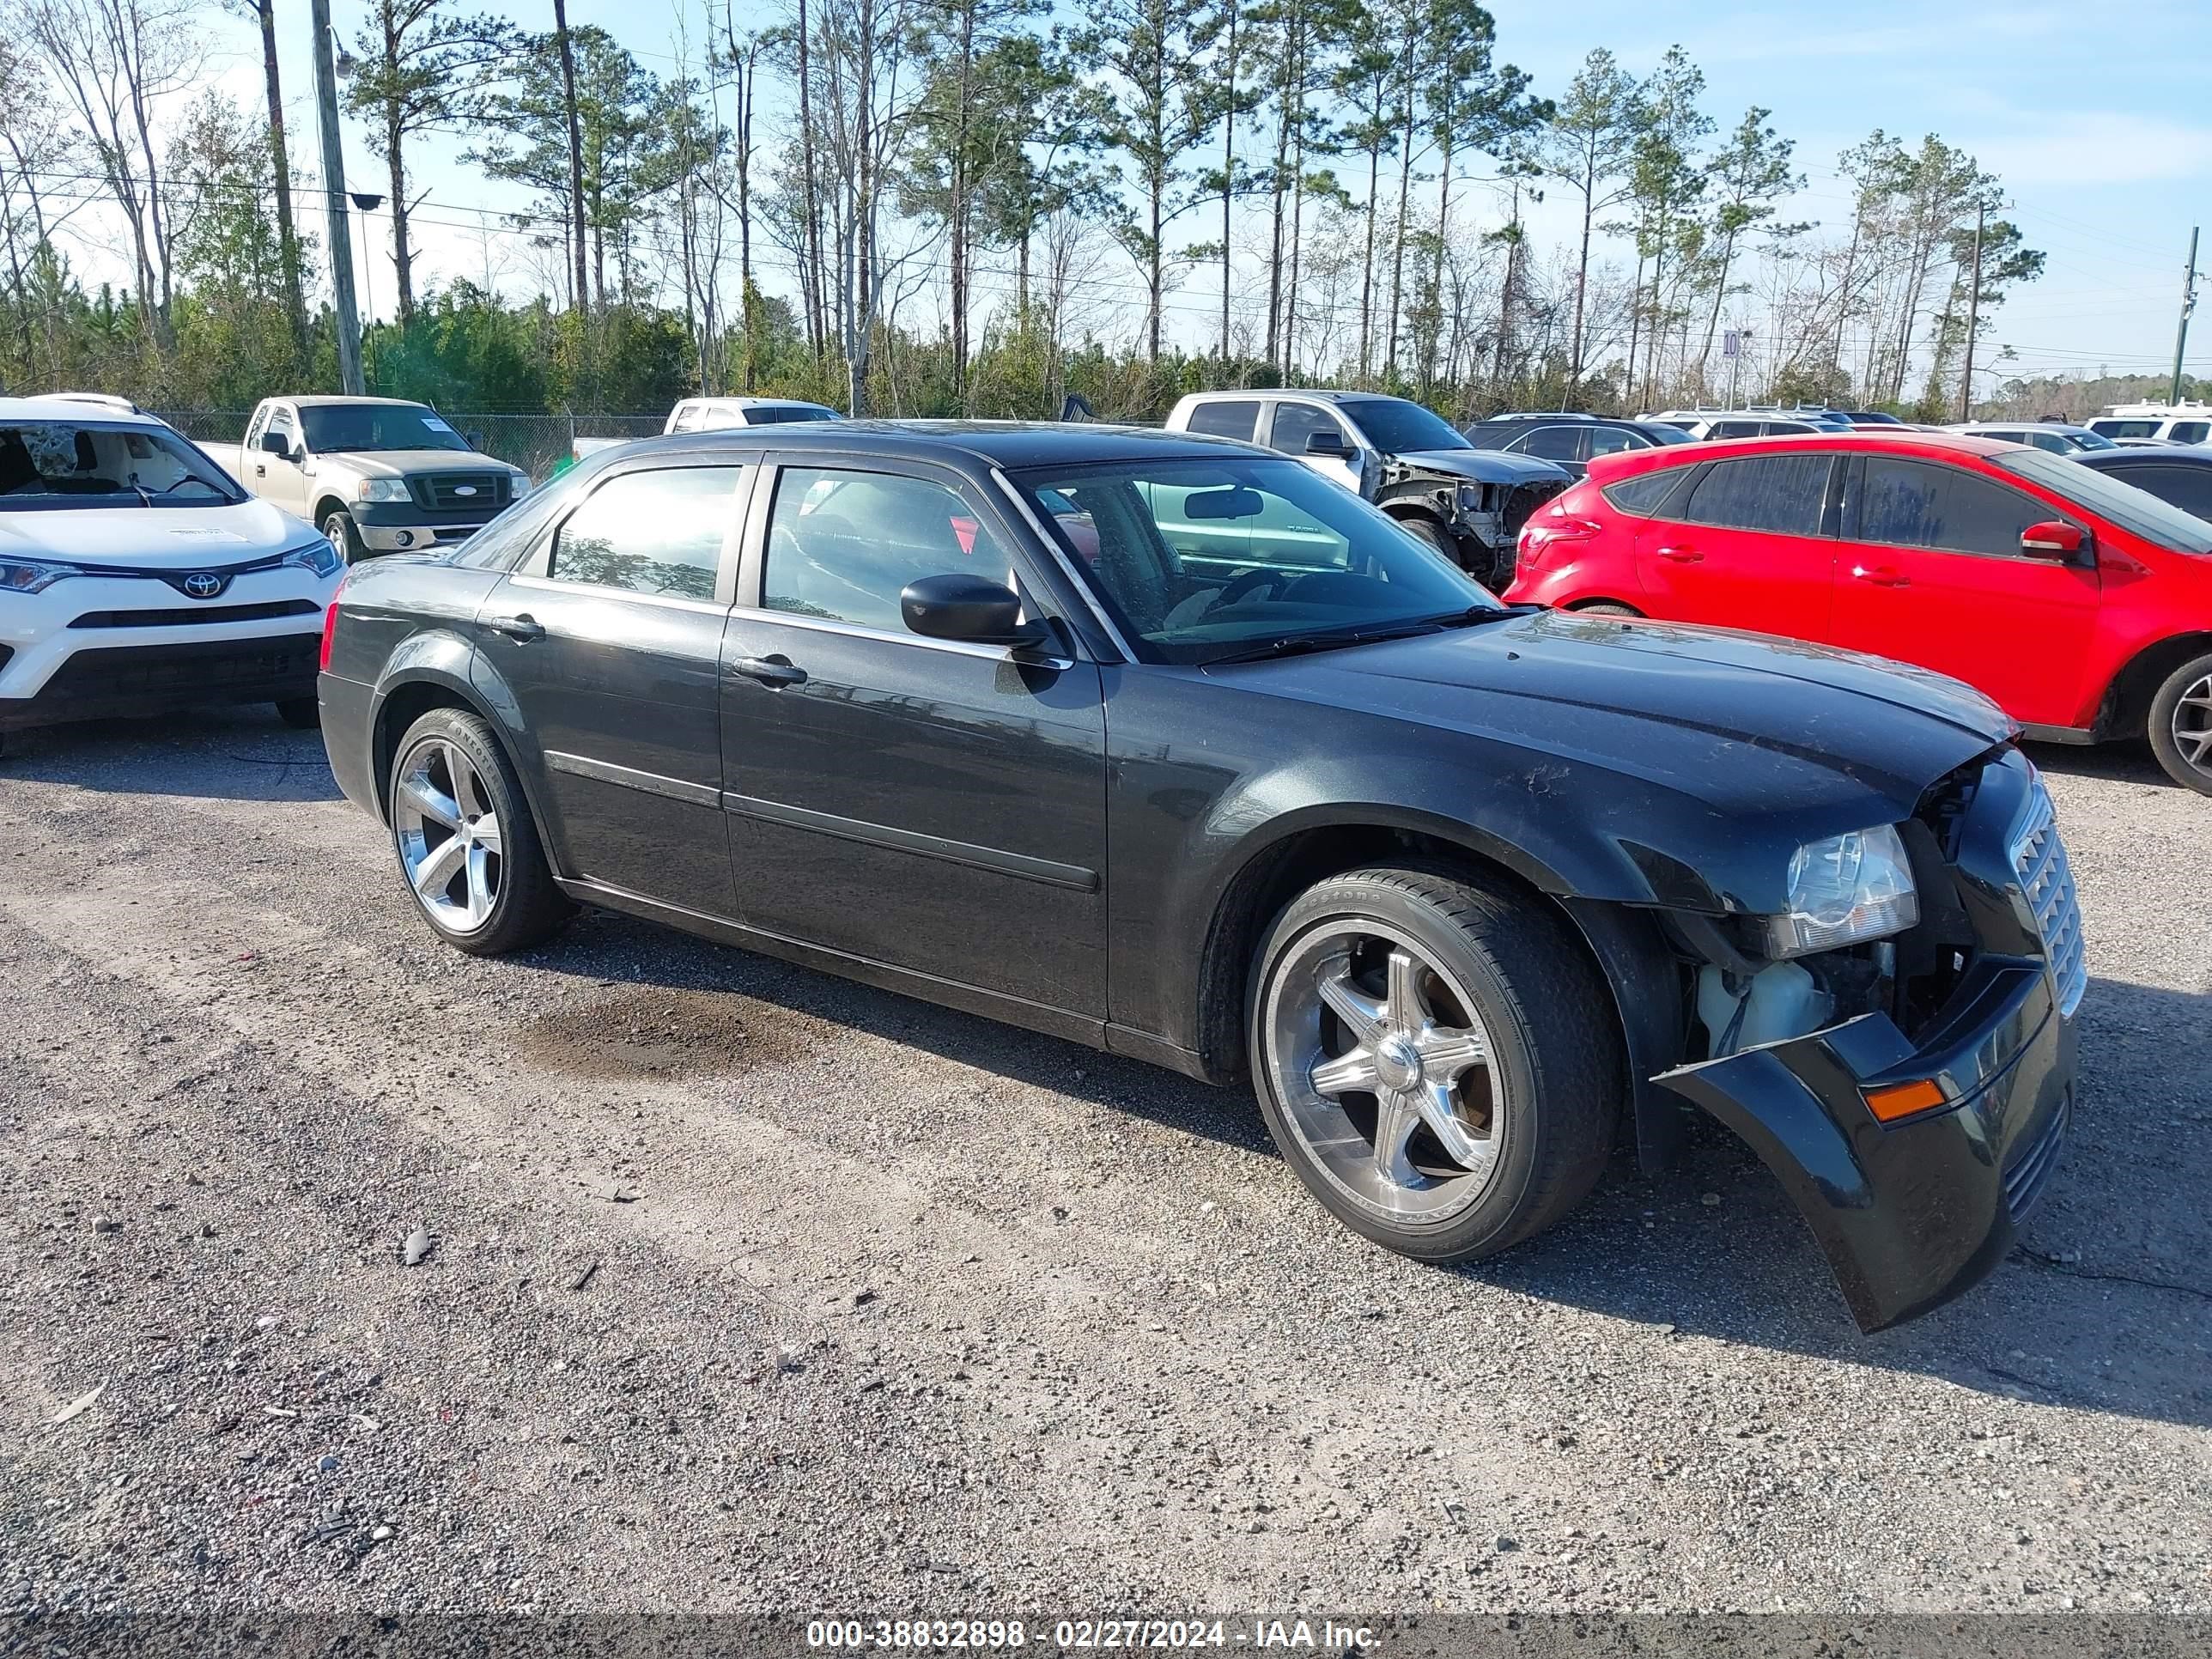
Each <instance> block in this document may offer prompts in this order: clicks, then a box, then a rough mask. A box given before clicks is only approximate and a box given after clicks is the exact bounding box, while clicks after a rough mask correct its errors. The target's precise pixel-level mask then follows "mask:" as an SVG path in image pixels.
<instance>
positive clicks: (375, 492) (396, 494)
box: [353, 478, 414, 501]
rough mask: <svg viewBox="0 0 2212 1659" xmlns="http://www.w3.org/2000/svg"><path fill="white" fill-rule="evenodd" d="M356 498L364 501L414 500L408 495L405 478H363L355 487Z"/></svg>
mask: <svg viewBox="0 0 2212 1659" xmlns="http://www.w3.org/2000/svg"><path fill="white" fill-rule="evenodd" d="M353 493H354V497H355V499H356V500H357V501H411V500H413V499H414V498H413V497H412V496H410V495H408V493H407V480H406V479H404V478H363V479H362V480H361V482H360V483H356V484H355V485H354V487H353Z"/></svg>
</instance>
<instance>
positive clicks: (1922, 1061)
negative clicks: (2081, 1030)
mask: <svg viewBox="0 0 2212 1659" xmlns="http://www.w3.org/2000/svg"><path fill="white" fill-rule="evenodd" d="M2074 1064H2075V1022H2074V1021H2073V1020H2072V1019H2070V1018H2065V1017H2063V1016H2062V1015H2061V1014H2060V1013H2059V1012H2058V1007H2057V1001H2056V1000H2055V998H2054V996H2053V992H2052V981H2051V976H2050V975H2049V973H2048V972H2047V971H2046V970H2045V967H2044V964H2043V963H2040V962H2038V961H2033V960H2029V961H2021V962H2015V963H2004V964H1991V965H1990V968H1989V969H1988V970H1987V972H1986V973H1985V974H1984V976H1983V979H1982V981H1981V982H1980V983H1979V984H1978V985H1977V987H1975V990H1974V994H1972V996H1971V997H1970V998H1969V999H1968V1000H1967V1003H1966V1006H1965V1007H1964V1008H1963V1009H1962V1010H1961V1011H1960V1013H1959V1015H1958V1016H1957V1017H1955V1018H1954V1019H1952V1020H1951V1021H1950V1022H1949V1024H1948V1027H1947V1029H1946V1030H1945V1032H1944V1033H1943V1034H1942V1036H1941V1037H1939V1038H1937V1039H1935V1040H1932V1041H1931V1042H1930V1044H1929V1047H1928V1048H1924V1049H1922V1050H1919V1051H1917V1052H1916V1051H1915V1050H1914V1048H1912V1046H1911V1044H1910V1043H1909V1042H1907V1041H1906V1040H1905V1036H1904V1033H1903V1032H1901V1031H1900V1030H1899V1029H1898V1027H1897V1025H1896V1024H1894V1023H1893V1021H1892V1020H1891V1019H1890V1018H1889V1017H1888V1015H1887V1014H1866V1015H1862V1016H1861V1017H1860V1018H1857V1019H1854V1020H1850V1021H1848V1022H1846V1023H1845V1024H1842V1025H1838V1026H1835V1027H1832V1028H1831V1029H1829V1030H1825V1031H1816V1032H1814V1033H1812V1034H1811V1035H1809V1036H1802V1037H1796V1038H1792V1039H1790V1040H1789V1041H1787V1042H1778V1043H1773V1044H1771V1045H1769V1046H1767V1047H1765V1048H1754V1049H1751V1050H1748V1051H1747V1052H1745V1053H1742V1054H1731V1055H1729V1056H1728V1057H1726V1058H1725V1059H1722V1060H1707V1061H1705V1062H1704V1063H1703V1064H1701V1065H1696V1066H1683V1067H1681V1068H1680V1069H1678V1070H1676V1071H1673V1072H1668V1073H1664V1074H1663V1075H1662V1076H1661V1077H1659V1078H1658V1079H1655V1080H1656V1081H1657V1082H1659V1083H1661V1084H1662V1085H1665V1086H1667V1087H1668V1088H1670V1089H1673V1090H1674V1091H1676V1092H1677V1093H1679V1094H1680V1095H1682V1096H1683V1097H1686V1098H1687V1099H1689V1100H1691V1101H1692V1102H1694V1103H1696V1104H1698V1105H1699V1106H1701V1107H1703V1108H1704V1109H1705V1110H1706V1111H1708V1112H1711V1114H1712V1115H1714V1116H1715V1117H1717V1118H1718V1119H1719V1120H1720V1121H1722V1122H1723V1123H1724V1124H1726V1125H1727V1126H1728V1127H1729V1128H1731V1129H1733V1130H1735V1133H1737V1134H1739V1135H1741V1136H1742V1138H1743V1139H1745V1140H1746V1141H1747V1142H1748V1143H1749V1144H1750V1146H1751V1147H1752V1149H1753V1151H1754V1152H1757V1153H1758V1154H1759V1158H1761V1159H1762V1160H1763V1161H1764V1162H1765V1164H1766V1165H1767V1167H1768V1168H1769V1169H1771V1170H1773V1172H1774V1174H1775V1176H1776V1177H1777V1178H1778V1180H1780V1182H1782V1185H1783V1188H1784V1190H1785V1191H1786V1192H1788V1194H1790V1198H1791V1200H1793V1201H1794V1202H1795V1203H1796V1206H1797V1207H1798V1209H1799V1211H1800V1212H1802V1214H1803V1215H1804V1218H1805V1220H1806V1222H1807V1224H1808V1225H1810V1227H1811V1228H1812V1230H1813V1236H1814V1238H1815V1239H1816V1240H1818V1241H1819V1243H1820V1249H1821V1250H1822V1252H1823V1253H1824V1254H1825V1255H1826V1256H1827V1258H1828V1265H1829V1267H1831V1268H1832V1270H1833V1272H1834V1273H1835V1276H1836V1282H1837V1284H1838V1285H1839V1286H1841V1288H1842V1290H1843V1292H1844V1300H1845V1301H1846V1302H1847V1303H1848V1304H1850V1310H1851V1313H1852V1316H1853V1317H1855V1318H1856V1319H1857V1321H1858V1323H1859V1328H1861V1329H1862V1330H1867V1331H1877V1330H1881V1329H1882V1328H1885V1327H1887V1326H1890V1325H1895V1324H1898V1323H1899V1322H1902V1321H1905V1320H1907V1319H1911V1318H1913V1317H1914V1316H1917V1315H1919V1314H1923V1313H1926V1312H1927V1311H1928V1310H1930V1309H1932V1308H1936V1307H1940V1306H1941V1305H1942V1304H1944V1303H1946V1302H1948V1301H1950V1300H1952V1299H1953V1298H1954V1297H1957V1296H1959V1295H1960V1294H1962V1293H1963V1292H1965V1291H1967V1290H1969V1289H1971V1288H1972V1286H1973V1285H1976V1284H1977V1283H1978V1282H1979V1281H1980V1280H1981V1279H1983V1278H1984V1277H1985V1276H1986V1275H1987V1274H1988V1273H1990V1270H1991V1269H1992V1268H1994V1267H1996V1264H1997V1263H1998V1262H1999V1261H2002V1260H2003V1259H2004V1256H2005V1254H2006V1253H2007V1252H2008V1250H2009V1249H2011V1248H2012V1245H2013V1242H2014V1237H2015V1228H2016V1227H2017V1225H2018V1224H2019V1223H2020V1222H2021V1219H2022V1218H2025V1217H2026V1215H2027V1212H2028V1210H2029V1209H2030V1207H2031V1206H2033V1204H2034V1202H2035V1200H2036V1198H2037V1196H2038V1195H2039V1193H2040V1192H2041V1190H2042V1188H2043V1185H2044V1183H2045V1181H2046V1180H2047V1179H2048V1177H2049V1176H2050V1174H2051V1170H2052V1169H2053V1168H2054V1167H2055V1166H2056V1165H2057V1161H2058V1157H2059V1153H2060V1150H2061V1148H2062V1146H2063V1141H2064V1139H2065V1135H2066V1132H2067V1127H2068V1124H2069V1119H2070V1117H2071V1114H2072V1110H2073V1102H2074ZM1923 1078H1932V1079H1936V1080H1937V1081H1938V1082H1939V1083H1940V1084H1941V1085H1942V1087H1943V1089H1944V1091H1945V1092H1946V1094H1947V1095H1948V1096H1949V1097H1951V1100H1952V1103H1951V1104H1950V1105H1948V1106H1945V1107H1942V1108H1939V1109H1936V1110H1934V1111H1931V1112H1928V1113H1925V1114H1923V1115H1920V1116H1917V1117H1914V1118H1910V1119H1907V1120H1905V1121H1901V1122H1898V1123H1893V1124H1885V1123H1883V1122H1881V1121H1880V1120H1879V1119H1877V1118H1876V1117H1875V1115H1874V1113H1873V1112H1872V1110H1871V1109H1869V1107H1868V1106H1867V1104H1866V1101H1865V1098H1864V1095H1863V1091H1864V1090H1866V1089H1869V1088H1879V1087H1881V1086H1882V1085H1884V1084H1887V1083H1892V1082H1897V1081H1901V1080H1906V1079H1923Z"/></svg>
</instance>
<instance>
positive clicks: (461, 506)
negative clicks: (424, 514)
mask: <svg viewBox="0 0 2212 1659" xmlns="http://www.w3.org/2000/svg"><path fill="white" fill-rule="evenodd" d="M411 482H412V483H413V485H414V489H415V494H416V499H417V500H419V501H421V502H422V505H423V506H425V507H440V508H446V509H452V510H464V511H465V510H468V509H471V508H473V509H475V510H477V511H478V512H483V513H489V511H491V509H493V508H495V507H504V506H506V505H507V474H505V473H504V472H433V473H428V474H426V475H422V476H418V477H416V478H415V479H413V480H412V481H411ZM463 490H466V491H467V492H468V493H467V494H466V495H463V494H462V493H461V492H462V491H463Z"/></svg>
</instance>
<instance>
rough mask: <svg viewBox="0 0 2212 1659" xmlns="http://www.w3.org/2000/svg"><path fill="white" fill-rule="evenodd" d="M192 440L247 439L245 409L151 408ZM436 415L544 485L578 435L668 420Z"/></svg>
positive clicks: (624, 434) (630, 434)
mask: <svg viewBox="0 0 2212 1659" xmlns="http://www.w3.org/2000/svg"><path fill="white" fill-rule="evenodd" d="M150 412H151V413H153V414H154V415H155V416H159V417H160V418H161V419H162V420H164V421H167V422H168V423H169V424H170V425H171V426H173V427H174V428H177V430H178V431H179V432H181V433H183V434H184V435H185V436H186V437H187V438H190V439H191V440H192V441H194V442H196V443H210V444H235V443H243V442H245V441H246V422H248V421H250V420H252V418H253V411H252V410H250V409H157V410H152V411H150ZM438 413H439V416H440V418H441V419H442V420H444V421H445V422H447V424H448V425H450V426H451V427H453V429H454V430H455V431H457V432H459V433H461V434H463V435H465V436H466V437H467V439H468V441H469V442H470V444H471V447H474V448H476V449H478V450H480V451H482V452H483V453H484V454H487V455H495V456H497V457H498V458H499V459H501V460H502V461H505V462H507V463H508V464H509V465H513V466H519V467H520V468H522V470H523V471H526V472H527V473H529V474H530V476H531V477H532V479H534V480H535V481H536V482H538V483H544V482H545V480H546V479H547V478H549V477H551V476H552V475H553V474H554V473H555V472H556V471H558V470H559V469H560V468H561V467H562V466H563V465H566V464H567V462H568V460H569V459H571V458H572V457H573V456H574V453H575V442H576V440H577V439H579V438H601V439H610V440H613V441H617V442H619V441H622V440H623V439H627V438H651V437H654V436H657V435H659V432H660V429H661V428H662V427H664V426H665V425H666V424H667V422H668V416H666V415H665V414H660V415H496V414H489V413H485V412H482V411H477V412H471V411H470V410H456V409H443V410H439V411H438Z"/></svg>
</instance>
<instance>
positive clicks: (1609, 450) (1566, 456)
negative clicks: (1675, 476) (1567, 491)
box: [1460, 415, 1692, 478]
mask: <svg viewBox="0 0 2212 1659" xmlns="http://www.w3.org/2000/svg"><path fill="white" fill-rule="evenodd" d="M1460 432H1461V435H1462V436H1464V437H1465V438H1466V439H1467V441H1468V442H1469V443H1471V444H1473V445H1474V447H1476V448H1477V449H1501V450H1504V451H1505V452H1507V453H1510V454H1514V455H1528V456H1530V457H1533V458H1534V459H1537V460H1540V461H1549V462H1551V463H1552V464H1553V465H1554V466H1559V467H1564V468H1565V469H1566V470H1567V471H1569V472H1571V473H1572V474H1574V476H1575V477H1577V478H1579V477H1582V476H1583V474H1584V473H1585V472H1587V471H1589V461H1590V457H1592V456H1593V455H1610V454H1613V453H1615V452H1616V451H1619V450H1626V449H1656V448H1657V447H1660V446H1661V445H1662V444H1686V443H1688V442H1690V441H1692V440H1691V438H1690V435H1689V434H1687V433H1686V432H1684V431H1683V430H1681V428H1679V427H1672V426H1665V425H1662V424H1661V423H1660V422H1657V421H1629V420H1622V419H1620V418H1618V417H1616V416H1610V415H1492V416H1491V417H1490V418H1489V419H1488V420H1486V421H1476V422H1473V423H1472V424H1471V425H1468V426H1463V427H1462V428H1460Z"/></svg>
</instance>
